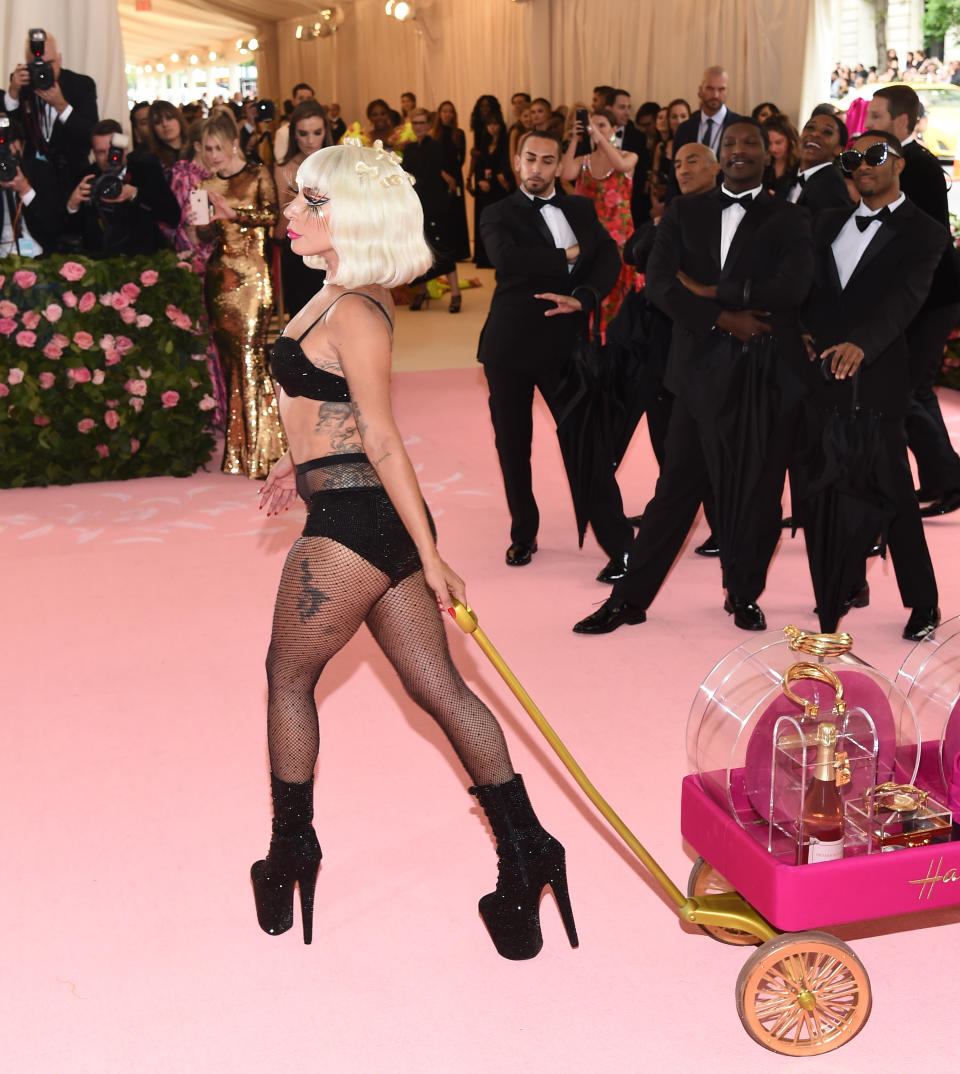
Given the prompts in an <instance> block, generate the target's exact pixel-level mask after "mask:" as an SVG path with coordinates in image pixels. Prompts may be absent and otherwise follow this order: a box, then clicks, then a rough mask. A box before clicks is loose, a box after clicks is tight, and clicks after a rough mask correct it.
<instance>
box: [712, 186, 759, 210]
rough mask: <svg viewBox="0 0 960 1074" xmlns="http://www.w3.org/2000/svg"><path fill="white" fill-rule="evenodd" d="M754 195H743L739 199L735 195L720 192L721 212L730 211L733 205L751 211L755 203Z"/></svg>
mask: <svg viewBox="0 0 960 1074" xmlns="http://www.w3.org/2000/svg"><path fill="white" fill-rule="evenodd" d="M753 197H754V196H753V194H741V195H740V196H739V197H735V196H734V195H733V194H727V193H725V192H724V191H722V190H721V191H720V205H721V212H722V211H723V209H729V208H730V206H731V205H740V206H742V207H743V208H744V209H749V208H750V205H751V203H752V202H753Z"/></svg>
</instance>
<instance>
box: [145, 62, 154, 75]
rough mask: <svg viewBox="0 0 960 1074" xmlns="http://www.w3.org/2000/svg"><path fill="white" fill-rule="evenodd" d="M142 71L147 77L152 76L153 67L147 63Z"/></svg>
mask: <svg viewBox="0 0 960 1074" xmlns="http://www.w3.org/2000/svg"><path fill="white" fill-rule="evenodd" d="M144 71H146V72H147V74H148V75H152V74H153V67H152V66H151V65H150V64H149V63H148V64H147V66H146V67H144Z"/></svg>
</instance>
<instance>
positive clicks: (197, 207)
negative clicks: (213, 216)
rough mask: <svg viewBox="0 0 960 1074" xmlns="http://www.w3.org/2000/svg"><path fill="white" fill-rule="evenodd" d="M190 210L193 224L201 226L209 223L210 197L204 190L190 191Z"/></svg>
mask: <svg viewBox="0 0 960 1074" xmlns="http://www.w3.org/2000/svg"><path fill="white" fill-rule="evenodd" d="M190 210H191V212H192V213H193V222H194V223H195V224H197V225H199V226H201V227H203V226H204V225H206V224H209V223H210V199H209V198H208V197H207V192H206V191H205V190H191V191H190Z"/></svg>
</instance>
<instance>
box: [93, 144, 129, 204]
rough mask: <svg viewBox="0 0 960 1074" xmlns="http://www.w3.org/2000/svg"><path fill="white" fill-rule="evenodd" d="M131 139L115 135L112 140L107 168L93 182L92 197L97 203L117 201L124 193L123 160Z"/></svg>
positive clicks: (108, 152)
mask: <svg viewBox="0 0 960 1074" xmlns="http://www.w3.org/2000/svg"><path fill="white" fill-rule="evenodd" d="M128 142H129V139H128V138H127V136H126V135H125V134H115V135H114V136H113V137H112V138H111V139H110V149H109V150H108V151H107V167H106V170H105V171H103V172H101V173H100V175H98V176H97V177H96V179H94V181H93V185H92V186H91V187H90V197H91V198H92V199H93V200H95V201H104V200H106V201H116V199H117V198H119V197H120V195H121V194H122V193H123V179H122V178H121V175H120V173H121V172H122V171H123V158H124V155H125V153H126V151H127V145H128Z"/></svg>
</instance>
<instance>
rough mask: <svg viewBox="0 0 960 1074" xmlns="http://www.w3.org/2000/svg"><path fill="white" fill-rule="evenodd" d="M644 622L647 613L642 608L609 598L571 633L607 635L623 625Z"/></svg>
mask: <svg viewBox="0 0 960 1074" xmlns="http://www.w3.org/2000/svg"><path fill="white" fill-rule="evenodd" d="M646 620H647V613H646V612H645V611H644V609H643V608H638V607H637V606H636V604H627V603H626V601H623V600H616V599H615V598H614V597H610V599H609V600H605V601H604V602H603V604H601V605H600V607H599V608H597V610H596V611H595V612H594V613H593V615H588V616H587V618H586V619H581V620H580V622H579V623H576V624H574V627H573V632H574V634H609V633H610V631H611V630H616V629H617V627H618V626H623V624H624V623H629V624H631V625H632V624H634V623H645V622H646Z"/></svg>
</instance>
